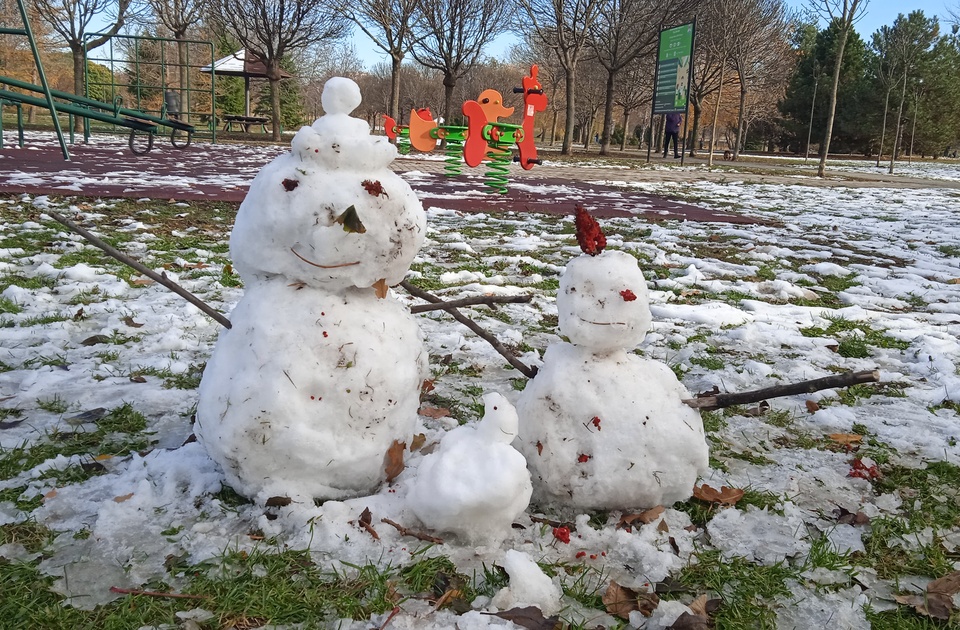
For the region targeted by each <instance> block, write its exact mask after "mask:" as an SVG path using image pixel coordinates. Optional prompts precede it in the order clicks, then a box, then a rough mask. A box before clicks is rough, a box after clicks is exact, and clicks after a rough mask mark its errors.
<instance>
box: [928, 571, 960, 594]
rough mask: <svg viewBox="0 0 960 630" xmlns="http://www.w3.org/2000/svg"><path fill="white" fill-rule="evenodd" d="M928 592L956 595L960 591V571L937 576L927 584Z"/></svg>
mask: <svg viewBox="0 0 960 630" xmlns="http://www.w3.org/2000/svg"><path fill="white" fill-rule="evenodd" d="M927 592H928V593H943V594H944V595H949V596H951V597H952V596H954V595H956V594H957V593H960V571H954V572H953V573H947V574H946V575H944V576H943V577H940V578H937V579H936V580H934V581H933V582H930V583H929V584H927Z"/></svg>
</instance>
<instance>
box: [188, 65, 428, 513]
mask: <svg viewBox="0 0 960 630" xmlns="http://www.w3.org/2000/svg"><path fill="white" fill-rule="evenodd" d="M322 103H323V108H324V111H325V112H326V114H325V115H324V116H323V117H321V118H319V119H318V120H317V121H316V122H315V123H314V124H313V125H312V126H309V127H303V128H302V129H300V131H299V132H297V134H296V136H295V137H294V138H293V141H292V145H291V151H290V152H289V153H287V154H285V155H281V156H279V157H278V158H277V159H275V160H274V161H273V162H271V163H270V164H268V165H266V166H265V167H264V168H263V169H262V170H261V171H260V173H259V174H258V175H257V176H256V178H255V179H254V180H253V183H252V184H251V186H250V192H249V193H248V194H247V197H246V199H245V200H244V202H243V204H242V205H241V206H240V211H239V212H238V214H237V219H236V224H235V226H234V229H233V232H232V234H231V236H230V254H231V257H232V258H233V261H234V267H235V268H236V270H237V272H238V273H239V274H240V277H241V278H242V279H243V282H244V294H243V297H242V298H241V299H240V302H239V303H238V304H237V306H236V307H235V308H234V310H233V312H232V313H231V316H230V319H231V323H232V328H230V329H228V330H224V331H223V332H222V333H221V335H220V338H219V339H218V341H217V345H216V348H215V350H214V353H213V356H212V357H211V359H210V361H209V363H208V364H207V367H206V370H205V372H204V376H203V380H202V382H201V384H200V400H199V403H198V406H197V423H196V426H195V432H196V435H197V438H198V440H199V441H200V442H201V443H202V444H203V445H204V447H205V448H206V450H207V452H208V453H209V454H210V456H211V457H212V458H213V459H214V460H215V461H216V462H217V463H218V464H219V465H220V466H221V467H222V468H223V470H224V473H225V475H226V478H227V481H228V483H229V484H230V485H231V486H232V487H233V488H234V489H235V490H236V491H237V492H239V493H240V494H243V495H245V496H247V497H249V498H252V499H255V500H258V501H263V500H265V499H267V498H269V497H272V496H288V497H298V498H299V499H302V500H309V499H311V498H313V499H334V498H336V499H339V498H346V497H350V496H358V495H361V494H364V493H368V492H370V491H372V490H374V489H375V488H376V487H377V485H378V484H379V483H380V482H381V481H382V480H383V478H384V465H383V464H384V456H385V454H386V452H387V450H388V449H389V448H390V447H391V445H392V444H393V443H394V441H400V442H403V441H405V440H407V439H408V438H409V437H410V436H411V435H412V434H413V429H414V427H415V425H416V422H417V406H418V403H419V392H420V386H421V383H422V382H423V378H424V376H425V375H426V357H427V353H426V351H425V349H424V346H423V339H422V334H421V332H420V329H419V327H418V325H417V322H416V321H415V320H414V318H413V316H412V315H411V314H410V312H409V310H408V309H407V308H405V307H404V306H403V305H401V304H400V303H399V302H398V301H397V300H396V299H395V298H394V297H393V296H392V295H390V294H389V289H388V287H389V286H392V285H395V284H397V283H398V282H400V281H401V280H402V279H403V277H404V275H405V274H406V272H407V270H408V269H409V265H410V263H411V262H412V261H413V258H414V256H415V255H416V253H417V252H418V251H419V249H420V247H421V246H422V245H423V240H424V234H425V226H426V217H425V215H424V212H423V207H422V206H421V204H420V202H419V200H418V199H417V198H416V196H415V195H414V193H413V191H412V190H411V188H410V186H409V185H408V184H407V183H406V182H404V181H403V180H402V179H401V178H400V177H399V176H397V175H396V174H395V173H393V172H392V171H391V170H390V169H389V168H388V165H389V164H390V162H391V161H392V160H393V159H394V158H395V157H396V149H395V148H394V146H393V145H391V144H390V143H389V142H388V141H387V139H386V138H383V137H374V136H371V135H370V130H369V127H368V125H367V123H366V122H364V121H363V120H359V119H356V118H352V117H350V115H349V114H350V112H351V111H353V109H354V108H356V106H357V105H359V104H360V89H359V88H358V87H357V84H356V83H354V82H353V81H351V80H349V79H344V78H340V77H336V78H333V79H330V80H329V81H328V82H327V83H326V85H325V86H324V90H323V95H322Z"/></svg>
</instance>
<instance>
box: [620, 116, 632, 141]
mask: <svg viewBox="0 0 960 630" xmlns="http://www.w3.org/2000/svg"><path fill="white" fill-rule="evenodd" d="M629 130H630V110H629V109H624V110H623V138H621V140H620V150H621V151H626V150H627V134H628V133H630V131H629ZM630 135H633V134H630Z"/></svg>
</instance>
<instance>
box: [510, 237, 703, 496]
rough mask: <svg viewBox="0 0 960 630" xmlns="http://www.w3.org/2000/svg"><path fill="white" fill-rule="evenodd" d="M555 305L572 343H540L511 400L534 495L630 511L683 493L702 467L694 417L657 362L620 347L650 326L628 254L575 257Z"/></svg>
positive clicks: (688, 490)
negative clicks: (534, 367)
mask: <svg viewBox="0 0 960 630" xmlns="http://www.w3.org/2000/svg"><path fill="white" fill-rule="evenodd" d="M557 308H558V311H559V321H560V331H561V333H562V334H564V335H566V336H567V337H568V338H569V339H570V342H571V343H559V344H555V345H553V346H550V347H549V348H547V351H546V353H545V354H544V357H543V367H542V368H541V369H540V371H539V372H538V374H537V377H536V378H535V379H534V380H533V381H532V382H530V383H528V384H527V387H526V388H525V389H524V391H523V393H522V394H521V396H520V399H519V400H518V402H517V411H518V413H519V417H520V428H519V438H518V448H519V449H520V451H521V452H522V453H523V454H524V456H525V457H526V459H527V465H528V467H529V468H530V471H531V473H532V477H533V486H534V502H535V503H539V504H542V505H569V506H574V507H577V508H582V509H631V508H649V507H653V506H656V505H671V504H673V503H674V502H676V501H680V500H684V499H687V498H689V497H690V495H691V494H692V490H693V485H694V483H695V482H696V480H697V477H698V476H699V475H700V474H701V473H702V472H704V471H705V470H706V469H707V460H708V450H707V445H706V440H705V437H704V432H703V423H702V421H701V419H700V416H699V414H698V413H697V412H696V411H695V410H693V409H691V408H690V407H688V406H687V405H685V404H684V403H683V402H682V400H683V399H684V398H689V393H688V392H687V391H686V389H685V388H684V387H683V385H682V384H681V383H680V382H679V381H678V380H677V378H676V376H675V375H674V374H673V372H672V371H671V370H670V369H669V368H668V367H667V366H666V365H664V364H662V363H660V362H658V361H650V360H646V359H643V358H641V357H639V356H637V355H634V354H632V353H628V352H627V349H628V348H632V347H633V346H635V345H636V344H637V343H639V342H640V341H641V340H642V339H643V336H644V335H645V334H646V331H647V329H648V327H649V324H650V309H649V301H648V298H647V288H646V283H645V281H644V279H643V274H642V273H641V272H640V270H639V268H638V267H637V263H636V260H635V259H634V258H633V257H632V256H630V255H629V254H625V253H623V252H617V251H608V252H604V253H602V254H600V255H599V256H596V257H590V256H581V257H579V258H576V259H574V260H573V261H571V262H570V263H569V264H568V265H567V269H566V270H565V272H564V275H563V277H562V278H561V282H560V289H559V292H558V296H557Z"/></svg>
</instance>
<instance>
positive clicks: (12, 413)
mask: <svg viewBox="0 0 960 630" xmlns="http://www.w3.org/2000/svg"><path fill="white" fill-rule="evenodd" d="M22 415H23V409H17V408H16V407H12V408H4V409H0V420H6V419H7V418H19V417H20V416H22Z"/></svg>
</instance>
